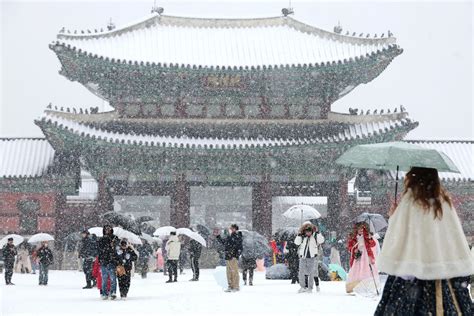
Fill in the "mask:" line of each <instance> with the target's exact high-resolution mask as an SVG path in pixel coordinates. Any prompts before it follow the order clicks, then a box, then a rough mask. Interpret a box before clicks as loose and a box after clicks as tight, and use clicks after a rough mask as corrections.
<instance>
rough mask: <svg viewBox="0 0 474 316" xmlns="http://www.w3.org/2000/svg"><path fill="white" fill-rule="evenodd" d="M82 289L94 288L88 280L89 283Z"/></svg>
mask: <svg viewBox="0 0 474 316" xmlns="http://www.w3.org/2000/svg"><path fill="white" fill-rule="evenodd" d="M82 289H92V284H91V281H87V285H86V286H84V287H83V288H82Z"/></svg>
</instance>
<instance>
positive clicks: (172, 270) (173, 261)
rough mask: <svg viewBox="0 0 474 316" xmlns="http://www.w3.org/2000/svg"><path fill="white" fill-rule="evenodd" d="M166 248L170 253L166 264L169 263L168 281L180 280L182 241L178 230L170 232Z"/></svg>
mask: <svg viewBox="0 0 474 316" xmlns="http://www.w3.org/2000/svg"><path fill="white" fill-rule="evenodd" d="M165 249H166V253H167V254H168V256H167V257H168V259H167V261H166V264H167V265H168V275H169V280H168V281H166V283H171V282H178V261H179V255H180V253H181V242H180V241H179V238H178V236H176V231H173V232H171V233H170V238H169V239H168V241H167V242H166V247H165Z"/></svg>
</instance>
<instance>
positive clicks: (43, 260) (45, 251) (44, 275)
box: [38, 241, 54, 285]
mask: <svg viewBox="0 0 474 316" xmlns="http://www.w3.org/2000/svg"><path fill="white" fill-rule="evenodd" d="M53 259H54V258H53V252H52V251H51V249H49V247H48V242H47V241H42V242H41V247H40V248H39V249H38V261H39V285H48V272H49V266H50V265H51V264H53Z"/></svg>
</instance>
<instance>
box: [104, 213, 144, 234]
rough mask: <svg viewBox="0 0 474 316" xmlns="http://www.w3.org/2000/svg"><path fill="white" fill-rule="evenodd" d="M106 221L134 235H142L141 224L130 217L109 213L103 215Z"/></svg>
mask: <svg viewBox="0 0 474 316" xmlns="http://www.w3.org/2000/svg"><path fill="white" fill-rule="evenodd" d="M101 216H102V218H103V219H104V221H106V222H108V223H109V224H112V225H116V226H120V227H122V228H123V229H126V230H128V231H131V232H132V233H134V234H137V235H140V234H141V231H140V226H139V224H138V223H137V222H136V221H135V220H134V219H133V218H131V217H130V216H127V215H123V214H119V213H117V212H114V211H112V212H107V213H104V214H102V215H101Z"/></svg>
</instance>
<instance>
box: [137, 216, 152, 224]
mask: <svg viewBox="0 0 474 316" xmlns="http://www.w3.org/2000/svg"><path fill="white" fill-rule="evenodd" d="M154 220H155V219H154V218H153V217H151V216H148V215H144V216H140V217H138V218H136V219H135V221H136V222H137V223H143V222H149V221H154Z"/></svg>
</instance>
